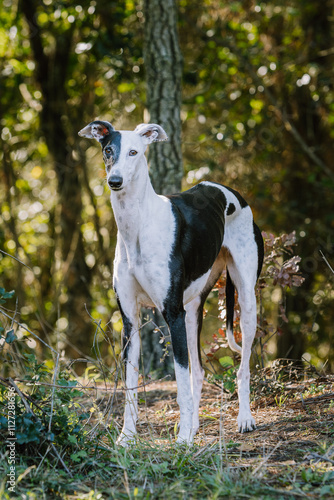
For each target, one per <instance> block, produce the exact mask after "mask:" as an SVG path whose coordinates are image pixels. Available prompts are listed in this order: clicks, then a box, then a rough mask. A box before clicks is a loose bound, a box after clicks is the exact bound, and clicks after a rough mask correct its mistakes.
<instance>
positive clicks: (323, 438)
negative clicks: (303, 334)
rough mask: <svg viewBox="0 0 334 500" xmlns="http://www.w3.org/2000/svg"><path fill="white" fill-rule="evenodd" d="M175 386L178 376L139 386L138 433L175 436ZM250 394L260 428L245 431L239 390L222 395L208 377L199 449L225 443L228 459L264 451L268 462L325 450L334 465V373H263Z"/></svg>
mask: <svg viewBox="0 0 334 500" xmlns="http://www.w3.org/2000/svg"><path fill="white" fill-rule="evenodd" d="M262 375H263V374H262ZM176 391H177V389H176V382H174V381H169V382H166V381H163V382H153V383H150V384H148V385H147V386H146V387H145V388H144V389H143V388H141V389H140V390H139V420H138V433H139V436H141V437H142V438H143V439H145V440H150V439H153V440H154V441H155V442H156V443H161V444H163V443H166V444H167V443H168V442H171V441H173V440H174V438H175V433H176V426H177V423H178V421H179V408H178V405H177V402H176ZM251 398H252V401H251V409H252V413H253V416H254V418H255V420H256V423H257V429H256V430H255V431H253V432H251V433H246V434H240V433H239V432H238V431H237V424H236V419H237V415H238V401H237V397H236V395H235V394H234V395H233V396H232V397H231V396H230V395H229V394H228V393H224V394H223V395H222V393H221V389H220V387H219V386H218V385H213V384H211V383H208V382H204V386H203V391H202V399H201V405H200V429H199V432H198V434H197V436H196V438H195V443H196V444H198V445H200V446H201V448H200V449H199V451H198V453H201V449H206V448H207V447H211V446H215V445H217V443H220V446H221V447H222V451H223V453H225V458H226V460H228V461H229V462H230V461H231V462H238V461H239V460H240V459H242V463H243V466H244V467H247V466H252V465H254V464H255V463H257V462H258V460H259V457H262V459H263V457H265V460H266V465H267V466H268V465H271V466H276V467H282V466H287V465H295V464H301V463H305V465H307V464H310V463H312V462H314V461H317V460H319V459H320V458H321V456H323V455H324V454H325V457H327V458H328V464H331V465H334V376H322V377H321V376H316V377H311V378H307V379H304V380H302V381H301V380H296V381H292V382H291V381H288V382H283V383H281V382H277V380H276V381H275V380H274V381H273V379H272V378H271V379H270V380H267V381H263V376H261V377H259V379H258V380H257V381H255V387H253V390H252V396H251ZM118 402H119V403H121V401H120V399H118ZM117 407H118V411H117V413H116V415H115V416H116V421H118V422H119V423H120V424H121V422H122V404H120V405H117ZM220 436H221V438H220ZM322 450H323V451H322ZM319 453H320V455H319ZM326 453H327V454H326ZM318 455H319V456H318ZM245 459H246V460H245Z"/></svg>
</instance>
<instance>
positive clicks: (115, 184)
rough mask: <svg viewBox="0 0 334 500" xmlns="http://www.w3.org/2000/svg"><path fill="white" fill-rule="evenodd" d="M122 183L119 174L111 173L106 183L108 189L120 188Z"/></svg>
mask: <svg viewBox="0 0 334 500" xmlns="http://www.w3.org/2000/svg"><path fill="white" fill-rule="evenodd" d="M122 184H123V178H122V177H121V176H119V175H112V176H111V177H109V179H108V185H109V187H110V189H113V190H114V191H117V190H118V189H121V187H122Z"/></svg>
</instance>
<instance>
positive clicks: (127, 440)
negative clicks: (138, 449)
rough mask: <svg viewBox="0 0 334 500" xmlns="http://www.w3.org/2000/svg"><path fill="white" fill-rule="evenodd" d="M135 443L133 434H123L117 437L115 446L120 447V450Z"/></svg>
mask: <svg viewBox="0 0 334 500" xmlns="http://www.w3.org/2000/svg"><path fill="white" fill-rule="evenodd" d="M135 442H136V434H134V433H133V432H128V433H126V432H124V431H122V432H121V434H120V435H119V436H118V438H117V441H116V444H117V446H122V448H127V447H128V446H129V445H131V444H134V443H135Z"/></svg>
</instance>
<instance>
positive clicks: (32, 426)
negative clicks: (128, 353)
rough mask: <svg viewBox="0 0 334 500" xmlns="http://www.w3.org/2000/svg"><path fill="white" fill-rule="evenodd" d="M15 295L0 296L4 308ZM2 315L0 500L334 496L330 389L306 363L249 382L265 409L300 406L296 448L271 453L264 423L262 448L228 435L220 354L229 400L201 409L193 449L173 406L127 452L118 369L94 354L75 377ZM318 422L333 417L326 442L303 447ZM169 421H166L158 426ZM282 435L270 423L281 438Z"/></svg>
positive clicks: (228, 373) (231, 369) (228, 363)
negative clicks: (320, 402)
mask: <svg viewBox="0 0 334 500" xmlns="http://www.w3.org/2000/svg"><path fill="white" fill-rule="evenodd" d="M8 293H9V294H10V292H5V291H2V292H1V295H2V297H1V300H2V301H5V300H6V299H7V298H8V295H6V294H8ZM0 312H1V314H2V316H1V318H2V324H0V327H1V331H0V333H1V337H2V339H1V351H0V355H1V362H2V370H1V376H0V444H1V446H0V451H1V460H0V481H1V482H0V498H4V499H9V498H15V497H18V498H23V499H38V500H39V499H42V498H46V499H52V498H64V499H67V500H70V499H71V500H72V499H74V498H80V499H91V500H95V499H96V500H97V499H108V498H116V499H123V498H138V499H142V498H143V499H144V498H167V499H169V498H171V499H173V498H175V499H179V498H180V499H188V498H189V499H190V498H208V499H218V498H236V499H238V498H240V499H241V498H261V499H262V498H263V499H266V498H268V499H271V498H299V497H305V496H306V497H310V498H324V497H326V496H327V497H330V496H331V495H334V486H333V484H334V467H333V465H334V459H333V458H334V447H333V446H331V442H333V436H334V426H333V421H332V424H330V423H328V422H330V418H329V417H330V414H331V413H333V404H332V402H331V401H330V398H331V396H330V395H331V394H333V393H332V392H330V391H331V390H332V389H333V384H332V379H330V378H328V377H326V376H325V374H319V373H318V372H317V371H316V370H315V369H314V368H313V367H311V366H310V365H308V366H306V365H305V364H303V363H300V366H299V368H298V366H297V365H296V363H291V362H289V361H280V362H276V363H274V364H273V365H272V367H271V368H267V369H264V370H258V371H257V373H255V374H254V375H253V378H252V401H253V402H252V404H253V406H254V407H256V405H258V406H259V407H261V405H263V404H264V406H265V407H266V408H269V407H273V408H275V409H276V410H277V411H283V410H284V409H285V408H286V407H287V406H288V405H296V404H297V405H298V404H299V405H300V401H301V402H302V404H303V406H302V412H304V413H302V412H301V413H298V412H297V413H296V414H294V415H293V416H292V417H291V418H290V417H289V418H286V424H287V425H288V426H291V425H292V424H293V426H294V427H293V429H296V430H297V431H298V432H299V434H298V436H299V439H300V442H298V440H297V442H295V441H294V442H291V443H289V442H288V441H287V443H285V444H284V442H283V438H281V437H279V438H278V441H277V443H276V444H273V443H272V444H271V443H269V441H268V443H269V444H268V443H267V444H266V446H265V445H264V444H263V443H264V441H265V438H264V436H265V435H266V432H267V433H268V434H270V433H271V430H270V429H267V428H266V426H262V430H261V426H260V428H259V438H258V441H256V439H254V437H252V436H254V434H253V433H252V434H249V435H247V436H245V437H242V439H241V438H239V435H238V434H236V433H235V432H234V433H233V432H232V433H231V432H227V427H226V421H225V414H228V413H229V412H230V411H231V410H234V409H235V408H236V405H237V402H236V387H235V386H236V384H235V375H236V368H237V367H236V366H233V360H232V359H231V358H229V357H225V358H222V359H221V360H220V361H221V365H222V367H223V368H224V369H225V371H224V372H223V375H222V377H220V379H221V380H218V379H217V378H216V379H215V380H214V383H215V384H216V385H215V387H216V386H217V385H218V382H219V384H220V383H221V384H222V387H223V389H224V390H223V393H221V392H220V390H219V389H215V390H216V391H217V390H218V393H217V394H218V399H217V398H216V401H215V402H213V403H210V405H208V406H206V407H205V408H204V409H203V411H201V422H202V424H201V430H200V434H199V436H198V437H197V438H196V440H195V444H194V446H193V447H191V448H187V447H186V446H181V445H176V444H175V435H176V432H177V426H176V422H177V420H178V416H177V411H175V410H173V408H172V410H171V409H170V407H168V411H161V410H159V411H156V410H155V411H154V412H153V416H154V420H153V422H152V421H149V420H148V419H147V421H146V422H145V420H144V422H142V423H141V425H140V427H139V437H138V439H137V441H136V443H135V444H134V445H132V446H130V447H129V448H126V449H124V448H120V447H118V446H117V445H116V439H117V436H118V434H119V432H120V425H121V421H122V416H121V415H122V405H123V399H124V391H123V390H122V388H121V387H119V386H117V379H118V374H119V373H120V365H117V366H116V369H115V371H114V373H113V375H114V376H113V377H111V376H110V374H107V375H106V368H105V367H104V365H103V363H102V360H101V359H100V358H99V357H98V359H97V361H96V363H95V364H91V365H89V367H88V368H87V370H86V372H85V373H84V374H83V376H81V377H79V376H77V375H76V374H75V372H74V371H73V370H72V367H71V363H69V360H67V359H65V358H62V357H61V356H60V354H59V353H58V352H56V351H55V350H54V349H53V348H52V347H51V346H49V345H48V344H46V342H45V341H42V340H41V339H39V338H38V336H37V335H36V334H34V333H33V332H31V331H29V330H28V329H27V327H26V326H25V325H20V324H18V322H17V321H16V319H15V317H11V316H10V315H8V313H7V312H6V310H5V309H3V308H1V311H0ZM98 327H99V328H100V325H98ZM18 328H19V329H20V330H21V335H20V336H19V335H17V333H18ZM22 332H23V334H22ZM31 336H33V337H34V338H35V339H36V341H37V342H41V343H42V344H43V345H44V347H46V348H48V349H49V352H50V355H49V356H48V357H47V359H46V360H45V361H42V360H40V359H38V356H37V355H36V349H33V348H31V346H30V344H29V339H30V338H31ZM112 380H113V381H114V384H113V385H111V381H112ZM141 384H142V385H145V384H147V387H146V390H147V393H146V394H145V392H141V394H140V400H141V402H142V406H144V407H145V405H146V406H147V405H148V404H149V381H147V380H145V379H144V378H143V379H142V381H141ZM212 387H214V386H212ZM296 395H299V399H298V398H297V399H296ZM321 395H322V396H323V397H324V398H325V397H326V401H327V400H328V404H327V405H326V406H325V407H323V411H322V416H321V417H320V416H319V414H318V413H317V414H314V415H313V416H312V412H313V413H314V410H312V409H311V407H310V406H308V403H309V401H311V400H312V401H313V399H315V400H316V399H317V397H320V396H321ZM312 398H313V399H312ZM263 401H265V403H263ZM174 403H175V402H174ZM174 403H173V404H174ZM175 404H176V403H175ZM166 408H167V406H166ZM289 411H290V410H289ZM305 415H306V417H305ZM298 417H300V418H298ZM320 418H322V419H323V420H324V421H325V420H326V422H325V424H324V426H323V427H320V428H319V429H318V430H319V432H320V434H321V435H322V438H323V439H322V440H321V441H320V440H319V441H318V442H316V441H310V440H308V441H307V440H306V441H305V439H304V437H303V433H305V432H308V428H307V419H313V420H312V421H316V420H319V419H320ZM163 420H164V423H165V425H161V423H162V421H163ZM278 427H279V426H278ZM278 427H277V426H276V427H275V426H274V427H273V429H274V431H275V432H276V431H277V429H278ZM143 430H144V431H145V432H143ZM286 432H287V429H286ZM231 436H232V438H231ZM305 443H309V444H308V445H307V444H306V445H305ZM286 445H287V446H286ZM288 448H290V455H289V454H288V451H287V449H288ZM291 453H292V455H291ZM291 457H292V458H291Z"/></svg>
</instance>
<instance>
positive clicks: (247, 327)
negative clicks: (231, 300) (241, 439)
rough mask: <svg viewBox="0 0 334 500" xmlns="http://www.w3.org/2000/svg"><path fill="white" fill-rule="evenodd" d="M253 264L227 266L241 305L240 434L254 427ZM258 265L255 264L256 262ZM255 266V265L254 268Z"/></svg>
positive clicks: (254, 274)
mask: <svg viewBox="0 0 334 500" xmlns="http://www.w3.org/2000/svg"><path fill="white" fill-rule="evenodd" d="M252 265H253V261H252V260H251V259H249V262H248V263H247V262H246V261H243V262H239V263H237V262H235V261H234V260H233V259H230V260H229V261H228V264H227V268H228V272H229V274H230V276H231V279H232V281H233V283H234V285H235V286H236V288H237V291H238V301H239V305H240V326H241V333H242V352H241V363H240V367H239V370H238V376H237V379H238V397H239V415H238V428H239V432H248V431H252V430H253V429H255V428H256V424H255V420H254V418H253V417H252V415H251V411H250V405H249V392H250V390H249V382H250V371H249V361H250V356H251V352H252V344H253V340H254V337H255V333H256V325H257V314H256V297H255V289H254V287H255V283H256V269H255V271H254V270H253V269H252ZM256 265H257V262H256ZM253 267H254V265H253Z"/></svg>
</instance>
